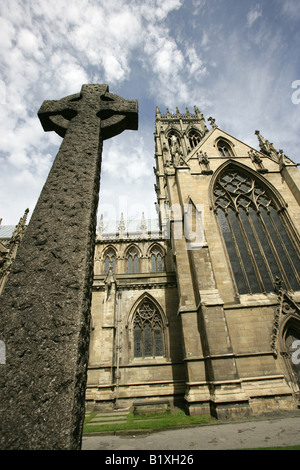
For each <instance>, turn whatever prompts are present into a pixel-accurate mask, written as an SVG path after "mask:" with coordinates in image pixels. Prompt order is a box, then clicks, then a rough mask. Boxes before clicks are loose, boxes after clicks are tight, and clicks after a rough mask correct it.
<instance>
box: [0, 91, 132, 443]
mask: <svg viewBox="0 0 300 470" xmlns="http://www.w3.org/2000/svg"><path fill="white" fill-rule="evenodd" d="M137 108H138V106H137V101H136V100H125V99H123V98H121V97H119V96H117V95H114V94H112V93H109V89H108V86H107V85H83V86H82V89H81V92H80V93H78V94H75V95H71V96H67V97H65V98H63V99H61V100H57V101H45V102H44V103H43V104H42V106H41V108H40V110H39V112H38V116H39V118H40V121H41V123H42V126H43V128H44V130H45V131H51V130H54V131H55V132H57V133H58V134H59V135H60V136H62V137H63V141H62V144H61V146H60V149H59V152H58V154H57V156H56V158H55V160H54V163H53V165H52V168H51V170H50V172H49V175H48V178H47V181H46V183H45V185H44V188H43V189H42V192H41V194H40V197H39V200H38V202H37V205H36V207H35V210H34V212H33V214H32V217H31V220H30V223H29V225H28V227H27V229H26V232H25V235H24V238H23V241H22V244H21V246H20V248H19V250H18V253H17V257H16V260H15V262H14V265H13V269H12V272H11V274H10V276H9V278H8V281H7V284H6V286H5V288H4V291H3V294H2V296H1V300H0V340H1V341H3V343H4V344H5V353H6V357H5V361H4V362H5V364H2V363H1V364H0V411H1V414H0V449H80V447H81V434H82V425H83V419H84V401H85V387H86V375H87V366H88V348H89V324H90V302H91V288H92V279H93V257H94V244H95V235H96V213H97V206H98V195H99V185H100V168H101V156H102V141H103V140H105V139H108V138H110V137H113V136H114V135H117V134H119V133H120V132H122V131H123V130H125V129H132V130H134V129H137V114H138V109H137ZM2 362H3V361H2Z"/></svg>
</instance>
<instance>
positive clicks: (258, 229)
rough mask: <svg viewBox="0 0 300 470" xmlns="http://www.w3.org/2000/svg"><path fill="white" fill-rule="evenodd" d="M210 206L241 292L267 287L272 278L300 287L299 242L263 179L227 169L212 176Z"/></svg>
mask: <svg viewBox="0 0 300 470" xmlns="http://www.w3.org/2000/svg"><path fill="white" fill-rule="evenodd" d="M214 205H215V212H216V214H217V216H218V220H219V223H220V227H221V230H222V233H223V237H224V240H225V244H226V248H227V251H228V256H229V259H230V262H231V266H232V270H233V273H234V276H235V280H236V285H237V289H238V291H239V293H240V294H246V293H250V294H253V293H258V292H264V293H265V292H271V291H273V290H274V284H275V280H276V278H277V277H278V278H280V279H281V280H282V282H283V286H284V288H285V289H287V290H299V289H300V286H299V272H300V259H299V246H298V245H297V242H296V240H295V237H293V234H292V233H291V231H290V230H289V228H288V225H287V223H286V219H285V217H286V216H285V215H284V213H283V211H281V210H280V208H279V209H278V207H277V206H276V204H275V202H274V197H273V196H272V194H270V192H268V191H267V190H266V189H265V187H264V186H263V183H261V182H259V181H257V180H256V179H255V177H254V176H252V175H250V174H248V173H246V172H242V171H239V170H237V171H236V170H235V169H232V168H231V169H227V170H225V171H223V172H222V173H221V174H220V176H219V178H218V179H217V181H216V184H215V188H214Z"/></svg>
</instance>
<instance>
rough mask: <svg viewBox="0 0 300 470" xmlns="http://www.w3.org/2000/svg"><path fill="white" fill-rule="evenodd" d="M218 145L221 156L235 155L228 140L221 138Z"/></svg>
mask: <svg viewBox="0 0 300 470" xmlns="http://www.w3.org/2000/svg"><path fill="white" fill-rule="evenodd" d="M217 147H218V151H219V154H220V155H221V157H232V156H233V152H232V149H231V147H230V145H229V144H228V143H227V142H225V140H219V142H218V144H217Z"/></svg>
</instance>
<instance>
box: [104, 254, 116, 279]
mask: <svg viewBox="0 0 300 470" xmlns="http://www.w3.org/2000/svg"><path fill="white" fill-rule="evenodd" d="M109 266H111V267H112V271H113V272H115V269H116V253H115V252H114V250H113V249H109V250H108V251H107V252H106V253H105V258H104V274H107V273H108V270H109Z"/></svg>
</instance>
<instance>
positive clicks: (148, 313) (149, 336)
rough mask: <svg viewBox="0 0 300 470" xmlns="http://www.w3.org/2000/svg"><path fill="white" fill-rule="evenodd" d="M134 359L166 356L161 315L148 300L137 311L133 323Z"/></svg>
mask: <svg viewBox="0 0 300 470" xmlns="http://www.w3.org/2000/svg"><path fill="white" fill-rule="evenodd" d="M133 323H134V324H133V335H134V357H137V358H139V357H140V358H144V357H157V356H164V335H163V324H162V319H161V315H160V313H159V312H158V310H157V308H156V307H155V306H154V305H153V304H152V303H151V302H150V301H148V300H146V301H145V302H143V303H142V304H141V305H140V307H139V308H138V309H137V311H136V314H135V317H134V322H133Z"/></svg>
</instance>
